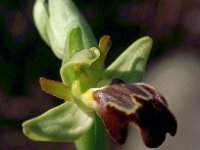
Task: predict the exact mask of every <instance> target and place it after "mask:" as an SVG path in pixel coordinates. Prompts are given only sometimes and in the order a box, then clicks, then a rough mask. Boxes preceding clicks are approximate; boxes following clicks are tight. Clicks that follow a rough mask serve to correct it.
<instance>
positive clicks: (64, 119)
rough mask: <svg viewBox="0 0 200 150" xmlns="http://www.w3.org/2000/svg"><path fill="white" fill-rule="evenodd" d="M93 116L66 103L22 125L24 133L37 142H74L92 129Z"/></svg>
mask: <svg viewBox="0 0 200 150" xmlns="http://www.w3.org/2000/svg"><path fill="white" fill-rule="evenodd" d="M93 117H94V116H93V114H86V113H84V112H83V111H82V110H80V109H79V108H78V107H77V106H76V105H75V104H73V103H70V102H66V103H64V104H62V105H60V106H57V107H55V108H53V109H51V110H49V111H47V112H45V113H44V114H42V115H40V116H39V117H36V118H34V119H31V120H28V121H26V122H24V123H23V124H22V126H23V133H24V134H25V135H26V136H27V137H28V138H30V139H31V140H35V141H52V142H66V141H74V140H76V139H78V138H79V137H81V136H82V135H83V134H84V133H85V132H86V131H88V130H89V129H90V127H91V126H92V123H93Z"/></svg>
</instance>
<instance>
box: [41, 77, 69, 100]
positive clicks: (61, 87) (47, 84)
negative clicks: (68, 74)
mask: <svg viewBox="0 0 200 150" xmlns="http://www.w3.org/2000/svg"><path fill="white" fill-rule="evenodd" d="M40 86H41V88H42V90H43V91H45V92H47V93H49V94H51V95H53V96H56V97H57V98H60V99H63V100H65V101H71V100H73V96H72V94H71V89H70V87H68V86H66V85H65V84H63V83H62V82H57V81H54V80H48V79H45V78H43V77H41V78H40Z"/></svg>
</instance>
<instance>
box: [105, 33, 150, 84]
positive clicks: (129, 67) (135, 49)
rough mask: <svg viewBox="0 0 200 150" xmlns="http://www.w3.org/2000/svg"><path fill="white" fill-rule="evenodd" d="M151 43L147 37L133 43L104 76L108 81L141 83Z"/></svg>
mask: <svg viewBox="0 0 200 150" xmlns="http://www.w3.org/2000/svg"><path fill="white" fill-rule="evenodd" d="M152 43H153V41H152V39H151V38H150V37H148V36H146V37H143V38H140V39H139V40H137V41H135V42H134V43H133V44H132V45H131V46H129V47H128V48H127V49H126V50H125V51H124V52H123V53H122V54H121V55H120V56H119V57H118V58H117V59H116V60H115V61H114V62H113V63H112V64H111V65H110V66H109V67H108V68H107V69H106V71H105V74H106V76H107V77H108V78H109V79H113V78H120V79H122V80H125V81H128V82H141V80H142V78H143V75H144V71H145V68H146V63H147V59H148V56H149V53H150V50H151V47H152Z"/></svg>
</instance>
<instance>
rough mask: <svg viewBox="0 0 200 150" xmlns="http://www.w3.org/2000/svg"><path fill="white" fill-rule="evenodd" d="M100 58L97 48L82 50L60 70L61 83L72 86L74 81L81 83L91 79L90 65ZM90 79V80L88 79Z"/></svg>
mask: <svg viewBox="0 0 200 150" xmlns="http://www.w3.org/2000/svg"><path fill="white" fill-rule="evenodd" d="M99 56H100V52H99V50H98V49H97V48H94V47H93V48H91V49H84V50H81V51H79V52H77V53H76V54H74V55H73V56H72V57H71V58H70V59H69V60H68V61H67V62H66V63H65V64H64V65H62V67H61V69H60V74H61V78H62V80H63V82H64V83H65V84H66V85H70V86H71V84H72V82H73V81H75V80H81V81H83V82H85V81H88V80H90V81H91V82H92V80H91V78H93V77H94V76H93V74H92V70H90V65H91V64H92V63H93V62H94V61H96V60H97V59H98V58H99ZM90 77H91V78H90Z"/></svg>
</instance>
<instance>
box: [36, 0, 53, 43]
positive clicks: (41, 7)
mask: <svg viewBox="0 0 200 150" xmlns="http://www.w3.org/2000/svg"><path fill="white" fill-rule="evenodd" d="M33 18H34V22H35V25H36V27H37V30H38V32H39V34H40V36H41V37H42V39H43V40H44V41H45V42H46V43H47V44H48V45H50V42H49V38H48V35H47V22H48V18H49V14H48V5H47V2H45V0H36V2H35V4H34V7H33Z"/></svg>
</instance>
